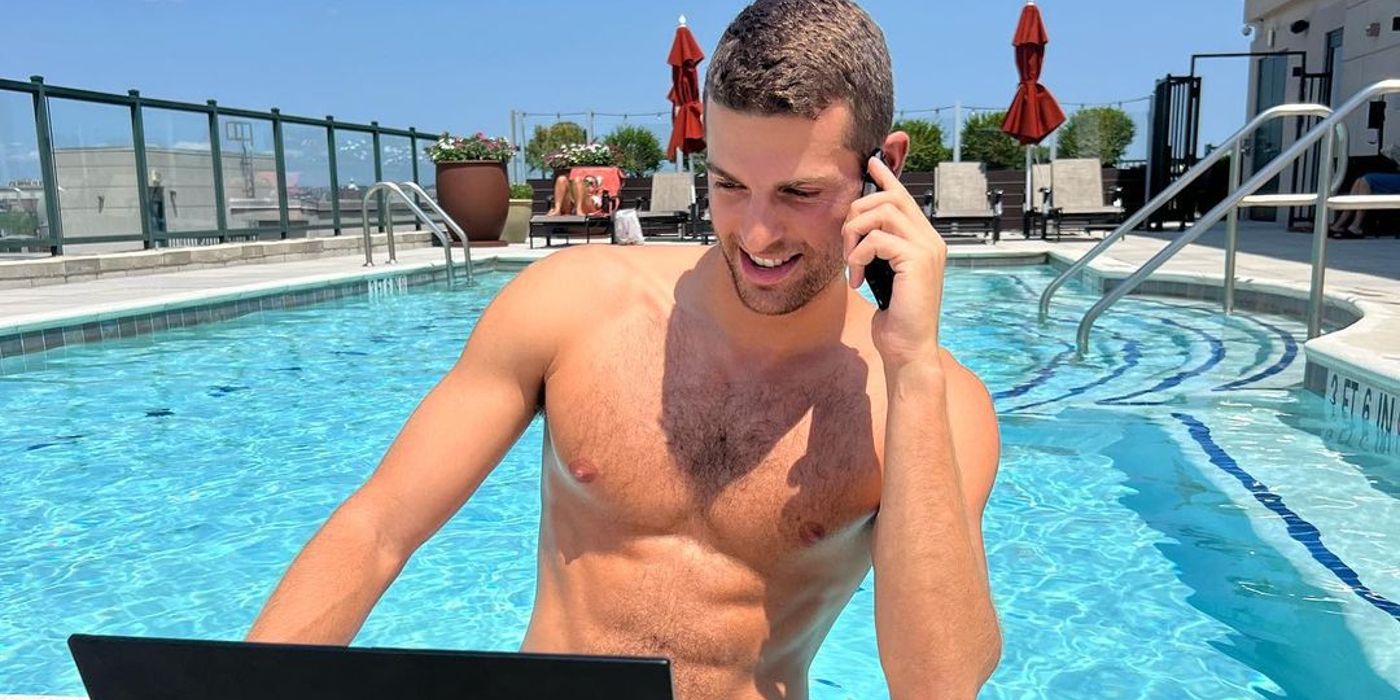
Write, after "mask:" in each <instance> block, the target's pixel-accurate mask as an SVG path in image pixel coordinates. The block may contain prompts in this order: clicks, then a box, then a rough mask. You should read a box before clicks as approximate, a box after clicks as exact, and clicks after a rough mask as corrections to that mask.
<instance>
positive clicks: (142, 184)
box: [126, 90, 156, 250]
mask: <svg viewBox="0 0 1400 700" xmlns="http://www.w3.org/2000/svg"><path fill="white" fill-rule="evenodd" d="M126 94H127V95H128V96H130V97H131V145H132V150H133V152H134V153H135V154H136V205H137V207H136V208H137V209H139V210H140V212H141V247H143V248H145V249H146V250H150V249H152V248H154V247H156V240H155V230H154V229H155V227H154V226H152V225H151V223H152V222H151V184H150V177H151V168H150V165H149V164H148V163H147V162H146V126H145V119H144V118H143V117H142V114H141V91H140V90H127V91H126Z"/></svg>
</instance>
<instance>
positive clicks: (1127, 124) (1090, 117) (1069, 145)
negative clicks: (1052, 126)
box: [1060, 107, 1137, 167]
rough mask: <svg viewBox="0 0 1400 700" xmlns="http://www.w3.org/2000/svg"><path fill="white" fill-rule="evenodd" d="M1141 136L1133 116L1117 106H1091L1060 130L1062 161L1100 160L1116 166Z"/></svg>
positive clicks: (1077, 113) (1075, 115) (1070, 119)
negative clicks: (1063, 159)
mask: <svg viewBox="0 0 1400 700" xmlns="http://www.w3.org/2000/svg"><path fill="white" fill-rule="evenodd" d="M1136 134H1137V126H1136V125H1134V124H1133V119H1132V117H1129V116H1128V113H1127V112H1124V111H1123V110H1121V109H1119V108H1117V107H1089V108H1087V109H1081V110H1079V111H1078V112H1075V113H1074V114H1073V115H1070V118H1069V120H1068V121H1066V122H1065V125H1064V128H1062V129H1061V130H1060V157H1061V158H1098V159H1099V160H1100V161H1102V162H1103V164H1104V165H1106V166H1109V167H1112V166H1114V165H1116V164H1117V163H1118V161H1119V160H1121V159H1122V158H1123V154H1124V153H1125V152H1127V150H1128V145H1129V144H1131V143H1132V142H1133V136H1135V135H1136Z"/></svg>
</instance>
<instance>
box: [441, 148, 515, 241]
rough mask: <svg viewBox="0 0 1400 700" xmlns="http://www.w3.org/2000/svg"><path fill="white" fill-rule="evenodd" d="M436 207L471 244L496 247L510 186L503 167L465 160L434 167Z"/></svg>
mask: <svg viewBox="0 0 1400 700" xmlns="http://www.w3.org/2000/svg"><path fill="white" fill-rule="evenodd" d="M437 196H438V203H439V204H441V205H442V208H443V209H445V210H447V215H448V216H450V217H452V219H453V220H454V221H456V222H457V224H458V225H460V226H461V227H462V230H463V231H466V233H467V239H468V240H470V241H471V242H472V243H473V244H478V243H482V244H487V245H489V244H491V243H492V242H495V243H497V244H499V239H500V237H501V230H502V229H503V228H505V225H506V215H507V213H509V208H508V205H509V202H510V182H509V180H508V178H507V177H506V164H505V163H503V162H501V161H498V160H468V161H459V162H454V163H438V164H437Z"/></svg>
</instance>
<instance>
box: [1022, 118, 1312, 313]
mask: <svg viewBox="0 0 1400 700" xmlns="http://www.w3.org/2000/svg"><path fill="white" fill-rule="evenodd" d="M1331 114H1332V110H1331V108H1329V107H1327V106H1325V105H1319V104H1305V103H1300V104H1286V105H1278V106H1276V107H1270V108H1268V109H1266V110H1264V111H1262V112H1260V113H1259V114H1257V115H1255V117H1254V118H1253V119H1251V120H1249V123H1248V124H1245V125H1244V127H1243V128H1241V129H1240V130H1239V131H1236V132H1235V133H1234V135H1233V136H1231V137H1230V138H1228V139H1226V140H1225V143H1224V144H1222V145H1221V146H1220V148H1217V149H1215V150H1214V151H1211V152H1210V153H1209V154H1207V155H1206V157H1205V158H1203V159H1201V161H1200V162H1199V163H1196V165H1194V166H1192V168H1191V169H1190V170H1187V171H1186V172H1184V173H1182V174H1181V177H1178V178H1177V179H1176V180H1175V181H1173V182H1172V183H1171V184H1170V185H1168V186H1167V188H1166V189H1165V190H1162V192H1161V194H1158V195H1157V196H1156V197H1153V198H1152V199H1151V200H1150V201H1148V202H1147V204H1144V205H1143V207H1142V208H1141V209H1139V210H1137V211H1136V212H1135V213H1133V215H1132V216H1130V217H1128V219H1127V220H1126V221H1124V222H1123V223H1122V224H1120V225H1119V226H1118V228H1116V229H1113V232H1112V233H1110V234H1108V235H1107V236H1104V237H1103V240H1101V241H1099V242H1098V244H1097V245H1095V246H1094V247H1093V248H1091V249H1090V250H1089V252H1087V253H1085V254H1084V255H1083V256H1081V257H1080V258H1079V259H1078V260H1076V261H1074V262H1073V263H1071V264H1070V266H1069V268H1068V269H1066V270H1065V271H1064V272H1061V273H1060V275H1059V276H1058V277H1056V278H1055V279H1054V280H1052V281H1051V282H1050V284H1049V285H1047V286H1046V287H1045V291H1043V292H1041V293H1040V322H1041V323H1044V322H1045V319H1046V318H1047V317H1048V316H1049V314H1050V298H1051V297H1053V296H1054V295H1055V292H1056V291H1057V290H1058V289H1059V288H1060V287H1061V286H1063V285H1064V283H1065V282H1067V281H1069V279H1070V278H1071V277H1074V276H1075V275H1077V274H1079V271H1080V270H1083V269H1084V268H1085V267H1088V265H1089V263H1090V262H1092V261H1093V260H1094V258H1097V257H1098V256H1099V255H1100V254H1101V253H1103V252H1104V251H1106V250H1108V248H1109V246H1112V245H1113V244H1114V243H1116V242H1118V239H1120V238H1122V237H1123V236H1125V235H1127V234H1128V232H1129V231H1132V230H1133V229H1136V228H1137V227H1138V226H1140V225H1141V224H1142V223H1143V222H1144V221H1147V217H1149V216H1152V214H1154V213H1156V211H1157V210H1158V209H1161V208H1162V207H1164V206H1166V205H1167V203H1168V202H1170V201H1171V200H1172V199H1174V198H1175V197H1176V196H1177V195H1178V194H1181V192H1182V191H1183V190H1185V189H1186V188H1187V187H1188V186H1190V185H1191V183H1193V182H1195V181H1196V179H1197V178H1199V177H1200V176H1201V175H1204V174H1205V173H1206V172H1207V171H1209V170H1210V169H1211V167H1212V166H1214V165H1215V164H1216V163H1218V162H1219V161H1220V159H1221V158H1224V157H1225V156H1227V155H1230V154H1231V153H1235V152H1237V151H1239V150H1240V148H1239V146H1240V143H1241V142H1242V141H1244V137H1246V136H1248V135H1250V134H1252V133H1254V131H1255V130H1256V129H1258V128H1259V127H1261V126H1263V125H1264V123H1265V122H1269V121H1272V120H1274V119H1278V118H1281V117H1326V116H1329V115H1331ZM1240 160H1241V158H1238V157H1235V158H1231V161H1233V164H1232V165H1231V168H1232V170H1231V172H1234V170H1233V168H1234V167H1235V166H1234V164H1238V163H1239V162H1240ZM1233 184H1238V183H1233ZM1232 191H1233V190H1232ZM1195 228H1200V227H1199V225H1197V226H1196V227H1195ZM1192 230H1195V229H1194V228H1193V229H1192ZM1227 260H1230V261H1233V256H1229V255H1228V254H1227Z"/></svg>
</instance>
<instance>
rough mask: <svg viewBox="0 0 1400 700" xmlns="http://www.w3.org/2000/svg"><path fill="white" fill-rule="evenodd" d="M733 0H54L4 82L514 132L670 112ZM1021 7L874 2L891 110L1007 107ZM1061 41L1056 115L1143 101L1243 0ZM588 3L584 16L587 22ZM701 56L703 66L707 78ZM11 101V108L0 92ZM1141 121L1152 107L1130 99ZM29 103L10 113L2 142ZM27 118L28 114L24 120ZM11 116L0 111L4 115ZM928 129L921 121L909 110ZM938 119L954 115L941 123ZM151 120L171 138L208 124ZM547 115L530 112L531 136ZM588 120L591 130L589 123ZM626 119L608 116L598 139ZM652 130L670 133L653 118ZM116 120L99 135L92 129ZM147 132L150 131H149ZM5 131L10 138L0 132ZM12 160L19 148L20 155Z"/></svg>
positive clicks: (1228, 39) (1081, 18)
mask: <svg viewBox="0 0 1400 700" xmlns="http://www.w3.org/2000/svg"><path fill="white" fill-rule="evenodd" d="M744 4H745V3H744V2H742V1H739V0H720V1H714V0H705V2H695V1H694V0H691V1H690V2H678V1H676V0H601V1H600V2H594V3H580V2H577V1H576V0H575V1H567V2H565V1H556V0H536V1H529V0H518V1H516V2H471V1H462V0H458V1H455V2H448V1H445V0H443V1H439V0H420V1H414V0H403V1H402V2H398V3H371V2H362V1H360V0H340V1H321V0H307V1H297V0H292V1H289V2H271V1H268V0H240V2H237V3H233V2H223V1H215V0H46V1H45V2H25V3H23V4H22V5H23V8H24V10H23V12H16V11H14V10H15V8H13V7H11V8H8V9H7V10H6V11H5V12H4V13H3V14H4V16H5V30H4V33H3V36H4V42H5V47H4V51H3V54H0V77H5V78H11V79H20V80H24V79H27V77H28V76H29V75H31V74H41V75H43V76H45V78H46V79H47V81H48V82H50V83H53V84H58V85H65V86H73V87H82V88H89V89H96V90H103V91H113V92H124V91H125V90H127V89H128V88H139V89H140V90H141V91H142V93H143V94H145V95H149V96H152V97H160V98H168V99H176V100H187V101H197V102H202V101H204V100H205V99H209V98H216V99H218V100H219V102H220V103H221V104H225V105H229V106H235V107H245V108H251V109H266V108H268V107H272V106H277V107H280V108H281V109H282V111H283V112H285V113H289V114H298V115H306V116H315V117H320V116H324V115H327V114H333V115H335V116H336V117H337V118H339V119H344V120H348V121H356V122H368V121H370V120H378V121H379V122H380V123H381V124H383V125H386V126H394V127H400V128H406V127H408V126H414V127H417V128H419V129H421V130H429V131H436V130H442V129H451V130H453V131H455V132H473V131H478V130H481V131H486V132H488V133H491V134H507V133H508V131H509V113H510V111H511V110H512V109H518V110H523V111H529V112H539V113H554V112H576V111H589V110H593V111H596V112H614V113H616V112H634V113H636V112H651V111H659V110H664V109H666V108H667V107H668V103H667V102H666V92H667V89H668V88H669V80H670V73H669V70H668V68H667V66H666V64H665V58H666V53H667V50H668V49H669V46H670V42H671V39H672V36H673V32H674V28H675V25H676V18H677V16H678V15H680V14H685V15H686V17H687V19H688V20H689V23H690V26H691V28H692V30H693V31H694V32H695V34H696V38H697V39H698V40H699V41H700V43H701V45H702V47H704V49H705V51H706V53H707V54H708V53H710V51H711V49H712V48H713V46H714V44H715V42H716V41H717V40H718V38H719V36H720V34H721V33H722V32H723V30H724V27H725V25H726V24H727V23H728V22H729V21H730V20H731V19H732V18H733V17H734V15H735V14H736V13H737V12H738V11H739V9H740V8H742V7H743V5H744ZM1022 4H1023V2H1022V0H977V1H975V2H967V1H964V2H952V1H950V0H922V1H918V2H914V1H905V0H868V1H867V2H865V3H863V5H864V7H865V8H866V9H867V10H868V11H869V12H870V13H871V15H872V16H874V17H875V19H876V21H878V22H879V23H880V24H881V26H882V27H883V28H884V30H885V34H886V38H887V39H888V41H889V44H890V48H891V55H892V57H893V61H894V70H895V101H896V107H897V108H899V109H904V110H918V109H926V108H932V107H940V106H946V105H952V104H953V103H954V102H955V101H958V100H961V101H962V102H963V104H965V105H969V106H985V107H1001V106H1004V105H1005V104H1006V103H1007V102H1008V101H1009V100H1010V98H1011V96H1012V94H1013V93H1014V91H1015V86H1016V74H1015V67H1014V65H1013V63H1012V50H1011V47H1010V40H1011V34H1012V32H1013V30H1014V27H1015V22H1016V18H1017V15H1018V13H1019V11H1020V8H1021V6H1022ZM1040 6H1041V8H1042V11H1043V12H1044V14H1045V18H1046V23H1047V26H1048V28H1049V32H1050V38H1051V43H1050V47H1049V49H1048V52H1047V57H1046V68H1045V72H1044V75H1043V82H1044V83H1045V84H1046V85H1047V86H1048V87H1049V88H1050V89H1051V91H1052V92H1053V93H1054V94H1055V95H1056V96H1057V97H1059V98H1060V99H1061V100H1062V101H1065V102H1114V101H1119V100H1128V99H1131V98H1137V97H1142V96H1145V95H1147V94H1149V93H1150V92H1151V90H1152V86H1153V83H1154V81H1155V80H1156V79H1157V78H1159V77H1161V76H1162V75H1165V74H1166V73H1168V72H1174V73H1185V72H1186V70H1187V68H1188V63H1189V57H1190V55H1191V54H1192V53H1195V52H1206V51H1243V50H1247V48H1248V40H1247V39H1246V38H1245V37H1243V36H1241V34H1240V26H1241V13H1242V11H1241V3H1240V2H1239V1H1237V0H1172V1H1171V2H1156V1H1153V2H1149V1H1146V0H1041V2H1040ZM585 8H587V9H586V13H585V12H583V11H582V10H585ZM706 65H708V64H707V63H702V64H701V68H702V69H703V68H704V67H705V66H706ZM1203 67H1204V69H1203V70H1202V71H1201V72H1202V74H1203V75H1204V76H1205V89H1204V97H1203V105H1204V109H1203V133H1202V140H1203V142H1211V141H1219V140H1220V139H1221V138H1223V137H1224V136H1226V135H1228V134H1229V133H1230V132H1232V131H1233V130H1234V129H1235V128H1236V127H1238V126H1239V125H1240V123H1241V121H1242V120H1243V118H1244V111H1245V99H1244V92H1245V89H1246V82H1247V81H1246V77H1247V70H1248V64H1247V62H1246V61H1244V60H1241V59H1230V60H1222V61H1213V62H1206V63H1204V64H1203ZM0 97H3V96H0ZM1125 106H1126V107H1127V108H1128V110H1129V112H1130V113H1134V115H1135V116H1138V117H1140V118H1141V117H1145V114H1146V104H1145V103H1137V104H1130V105H1125ZM22 107H23V105H18V106H17V105H16V104H15V101H14V100H9V101H8V103H7V102H4V101H3V100H0V131H4V130H9V131H14V130H16V129H18V130H20V131H22V130H23V127H21V126H17V123H22V120H23V118H24V115H23V114H22V112H23V110H22ZM16 109H19V111H20V113H19V114H18V116H16ZM7 110H8V113H9V115H10V116H9V117H8V118H7V117H6V113H7ZM910 116H925V115H912V114H911V115H910ZM941 117H942V118H943V120H948V119H950V118H951V113H943V114H942V115H941ZM168 121H171V123H169V124H160V125H157V126H156V128H157V130H161V129H163V130H164V131H165V132H167V133H169V134H170V135H171V138H172V139H176V140H178V139H179V138H180V134H183V133H184V132H185V131H187V130H189V129H195V128H197V127H196V126H195V125H194V123H193V122H190V123H189V124H184V123H175V122H176V121H177V120H168ZM549 121H553V119H552V118H549V119H545V118H533V119H531V120H530V122H529V124H530V125H532V126H533V125H534V124H540V123H546V122H549ZM580 121H582V119H580ZM619 121H620V119H617V118H609V117H597V118H596V119H595V127H596V129H597V131H598V132H599V133H604V132H606V131H607V130H608V129H610V128H611V127H612V126H613V125H615V124H616V123H618V122H619ZM641 121H642V122H643V123H647V124H648V125H651V126H655V127H657V129H658V130H662V131H664V126H663V124H662V123H661V122H659V121H658V120H656V119H654V118H652V119H651V120H650V121H647V120H646V119H645V118H643V119H642V120H641ZM76 122H89V123H90V124H91V125H98V126H89V127H88V131H87V133H86V134H85V135H80V136H75V135H73V134H71V133H67V132H68V131H69V129H67V128H66V127H65V128H60V125H57V124H56V125H55V132H56V134H55V136H56V138H57V139H58V140H59V141H60V142H63V141H71V142H78V141H87V142H89V143H91V142H93V141H94V140H96V141H108V140H112V139H111V138H109V137H108V136H107V135H104V134H102V133H99V132H106V131H116V132H119V131H120V127H121V124H122V120H121V118H120V113H119V110H103V109H100V108H84V109H82V110H76V111H73V114H72V115H71V116H70V117H69V118H68V119H67V120H66V123H69V124H73V123H76ZM101 124H106V125H108V126H107V127H102V126H100V125H101ZM149 128H150V127H148V129H149ZM0 136H9V134H0ZM12 150H13V149H12Z"/></svg>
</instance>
